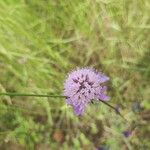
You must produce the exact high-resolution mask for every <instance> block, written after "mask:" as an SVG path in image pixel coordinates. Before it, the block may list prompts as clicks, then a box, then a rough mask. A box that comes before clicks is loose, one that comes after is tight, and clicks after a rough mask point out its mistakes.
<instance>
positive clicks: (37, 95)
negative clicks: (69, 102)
mask: <svg viewBox="0 0 150 150" xmlns="http://www.w3.org/2000/svg"><path fill="white" fill-rule="evenodd" d="M0 96H33V97H59V98H65V96H62V95H44V94H26V93H0Z"/></svg>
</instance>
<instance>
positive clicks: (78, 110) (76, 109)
mask: <svg viewBox="0 0 150 150" xmlns="http://www.w3.org/2000/svg"><path fill="white" fill-rule="evenodd" d="M83 112H84V106H83V105H82V106H81V105H79V106H74V113H75V114H76V115H77V116H79V115H81V114H83Z"/></svg>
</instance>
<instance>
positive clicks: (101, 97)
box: [99, 93, 110, 101]
mask: <svg viewBox="0 0 150 150" xmlns="http://www.w3.org/2000/svg"><path fill="white" fill-rule="evenodd" d="M99 99H100V100H103V101H108V100H109V99H110V97H109V96H107V95H105V94H103V93H102V94H100V95H99Z"/></svg>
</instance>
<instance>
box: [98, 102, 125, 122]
mask: <svg viewBox="0 0 150 150" xmlns="http://www.w3.org/2000/svg"><path fill="white" fill-rule="evenodd" d="M99 101H101V102H102V103H104V104H105V105H107V106H109V107H110V108H112V109H113V110H114V111H115V112H116V113H117V114H118V115H119V116H121V117H122V118H123V119H124V120H126V118H124V116H123V115H122V114H121V113H120V111H119V110H118V109H117V108H116V107H114V106H112V105H110V104H108V103H107V102H105V101H102V100H100V99H99ZM126 121H127V120H126Z"/></svg>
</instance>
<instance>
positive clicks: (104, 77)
mask: <svg viewBox="0 0 150 150" xmlns="http://www.w3.org/2000/svg"><path fill="white" fill-rule="evenodd" d="M108 80H109V77H107V76H105V75H103V74H101V75H100V83H104V82H106V81H108Z"/></svg>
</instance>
